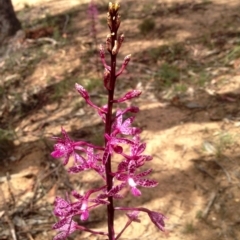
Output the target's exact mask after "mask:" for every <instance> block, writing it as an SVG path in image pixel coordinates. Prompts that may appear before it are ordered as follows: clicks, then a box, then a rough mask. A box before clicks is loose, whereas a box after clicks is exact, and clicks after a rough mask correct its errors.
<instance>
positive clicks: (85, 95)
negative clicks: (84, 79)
mask: <svg viewBox="0 0 240 240" xmlns="http://www.w3.org/2000/svg"><path fill="white" fill-rule="evenodd" d="M75 88H76V89H77V91H78V92H79V93H80V94H81V96H82V97H83V98H84V99H85V100H87V99H89V94H88V92H87V90H86V89H85V88H84V87H83V86H82V85H80V84H78V83H76V84H75Z"/></svg>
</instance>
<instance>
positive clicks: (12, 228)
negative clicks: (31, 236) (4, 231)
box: [0, 186, 17, 240]
mask: <svg viewBox="0 0 240 240" xmlns="http://www.w3.org/2000/svg"><path fill="white" fill-rule="evenodd" d="M0 192H1V195H2V199H3V205H4V210H5V216H6V220H7V223H8V226H9V229H10V230H9V231H10V233H11V235H12V239H13V240H17V235H16V231H15V228H14V224H13V222H12V221H11V218H10V215H9V212H8V205H7V203H6V200H5V197H4V193H3V190H2V188H1V186H0Z"/></svg>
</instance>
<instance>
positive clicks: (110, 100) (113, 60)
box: [105, 31, 116, 240]
mask: <svg viewBox="0 0 240 240" xmlns="http://www.w3.org/2000/svg"><path fill="white" fill-rule="evenodd" d="M115 32H116V31H115ZM115 40H116V34H114V35H113V36H112V48H113V44H114V42H115ZM110 54H111V72H110V85H109V90H108V111H107V115H106V124H105V133H107V134H108V135H111V131H112V109H113V99H114V88H115V81H116V55H113V54H112V52H110ZM106 144H107V140H105V146H106ZM105 170H106V177H107V190H108V191H110V190H111V189H112V186H113V176H112V174H111V173H112V169H111V154H109V156H108V159H107V163H106V165H105ZM108 201H109V204H108V205H107V211H108V234H109V240H114V239H115V236H114V235H115V233H114V206H113V197H108Z"/></svg>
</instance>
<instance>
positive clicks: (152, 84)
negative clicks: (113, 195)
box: [0, 0, 240, 240]
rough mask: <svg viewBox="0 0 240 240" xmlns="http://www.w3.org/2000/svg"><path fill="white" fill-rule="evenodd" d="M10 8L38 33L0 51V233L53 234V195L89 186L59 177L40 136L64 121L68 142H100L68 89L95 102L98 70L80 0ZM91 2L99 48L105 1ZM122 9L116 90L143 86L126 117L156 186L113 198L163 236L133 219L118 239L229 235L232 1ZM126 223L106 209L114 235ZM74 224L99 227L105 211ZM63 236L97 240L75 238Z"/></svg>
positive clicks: (234, 79) (235, 53)
mask: <svg viewBox="0 0 240 240" xmlns="http://www.w3.org/2000/svg"><path fill="white" fill-rule="evenodd" d="M13 4H14V7H15V9H16V11H17V15H18V18H19V19H20V20H21V22H22V24H23V29H24V30H25V32H26V33H28V32H29V31H30V30H31V31H33V32H34V34H36V35H31V36H37V37H32V38H31V39H29V38H26V36H25V35H24V36H23V37H21V38H20V39H18V38H15V39H14V40H12V41H11V42H10V44H9V46H8V47H7V50H6V49H5V50H6V51H4V53H3V54H2V55H1V56H0V74H1V75H0V84H1V85H0V91H1V99H0V101H1V107H0V113H1V115H0V135H1V136H0V166H1V167H0V239H14V240H15V239H18V240H21V239H24V240H25V239H29V240H32V239H35V240H43V239H52V237H53V236H54V234H55V233H54V231H52V230H51V226H52V224H53V223H55V222H56V219H54V217H53V215H52V209H53V206H52V205H53V201H54V199H55V196H56V195H61V196H64V195H65V193H66V192H67V191H71V190H72V189H73V188H74V189H76V190H78V191H84V190H86V189H89V188H91V187H92V186H97V185H99V184H100V181H99V180H98V179H97V178H96V175H94V173H91V172H88V173H86V174H84V175H79V176H73V175H71V176H69V175H68V174H67V173H66V171H65V169H64V167H62V165H61V163H60V162H59V161H56V160H54V159H52V158H51V157H50V152H51V151H52V149H53V142H52V141H50V137H51V136H52V135H58V134H60V128H61V126H63V127H64V128H65V129H66V131H68V133H69V134H70V136H71V137H72V138H73V139H85V140H87V141H93V142H94V143H96V144H101V143H102V142H103V138H102V132H103V127H102V125H101V121H100V120H99V118H98V116H97V114H96V113H95V112H93V111H92V110H91V109H90V108H89V107H88V106H86V105H85V103H84V102H83V100H82V99H81V98H80V96H79V95H78V94H77V93H76V92H75V90H74V83H75V82H78V83H80V84H83V85H84V86H86V88H87V89H89V90H91V93H92V95H91V96H92V99H93V101H95V102H96V103H97V104H99V105H102V104H104V102H105V100H106V94H105V91H104V90H103V88H102V80H101V71H102V66H101V64H100V62H99V60H98V58H97V51H96V45H95V44H96V42H95V40H94V38H93V36H92V35H91V21H90V19H89V17H88V15H87V9H88V1H63V0H62V1H49V0H45V1H43V0H42V1H40V0H39V1H37V0H36V1H23V0H13ZM96 5H97V8H98V11H99V16H98V19H99V21H98V22H97V24H96V29H97V43H98V44H100V43H104V42H105V37H106V35H107V33H108V29H107V27H106V24H105V20H104V19H105V17H106V8H107V7H106V6H107V1H103V0H102V1H96ZM121 8H122V9H121V13H122V25H121V31H122V32H124V34H125V38H126V41H125V42H124V45H123V47H122V49H121V53H120V55H119V65H120V64H121V59H123V58H124V56H125V55H126V54H129V53H131V54H132V59H131V62H130V64H129V66H128V69H127V70H126V71H125V73H124V74H123V75H122V76H121V79H119V83H118V85H117V89H116V94H117V95H122V94H123V93H125V92H126V91H127V90H130V89H132V88H137V89H141V90H142V91H143V93H142V95H141V97H140V98H138V99H137V100H135V101H134V102H133V103H134V105H137V106H139V107H140V110H141V111H140V113H139V114H138V115H137V117H136V122H135V124H136V125H137V126H139V127H141V128H142V129H143V132H142V135H141V136H142V139H143V140H144V141H146V143H147V149H146V153H147V154H151V155H152V156H153V157H154V159H153V161H151V162H150V163H149V164H148V166H146V168H147V167H151V168H153V170H154V171H153V173H152V175H151V178H153V179H155V180H158V182H159V185H158V186H157V187H156V188H154V189H142V196H141V197H139V198H133V197H132V196H130V194H129V195H127V197H126V198H125V199H124V200H121V202H117V203H116V205H117V204H121V205H127V206H144V207H147V208H150V209H152V210H155V211H160V212H162V213H164V214H165V215H166V216H167V217H168V220H167V221H166V230H167V233H166V234H164V233H162V232H160V231H158V230H157V229H156V227H155V226H154V225H153V224H152V223H151V222H150V220H149V219H148V217H147V216H145V215H144V214H142V215H141V217H140V218H141V223H135V224H133V225H131V226H130V227H129V228H128V229H127V230H126V232H125V234H124V235H123V238H122V239H129V240H130V239H131V240H132V239H146V240H147V239H151V240H158V239H165V238H167V239H169V240H179V239H184V240H199V239H204V240H214V239H218V240H223V239H224V240H238V239H240V154H239V146H240V145H239V144H240V139H239V136H240V128H239V127H240V27H239V26H240V3H239V1H237V0H236V1H234V0H230V1H226V0H222V1H220V0H213V1H194V0H192V1H187V0H186V1H151V0H150V1H131V0H128V1H122V4H121ZM145 19H150V20H151V21H154V23H155V27H154V28H153V29H152V31H150V30H149V29H150V28H151V26H150V25H151V24H150V25H149V22H148V24H147V26H145V27H144V26H143V25H142V27H138V26H140V24H142V23H143V22H144V20H145ZM145 24H146V23H145ZM46 28H47V29H48V31H45V32H44V29H46ZM40 29H41V31H42V32H41V34H42V35H41V34H40V35H39V32H40ZM31 34H32V33H31ZM21 36H22V35H21ZM27 36H29V35H27ZM2 52H3V51H1V53H2ZM100 69H101V71H100ZM125 222H126V216H125V215H124V214H123V213H117V215H116V223H115V226H116V231H120V230H121V228H122V226H123V225H124V224H125ZM84 225H85V226H87V227H90V228H97V229H100V228H106V213H105V209H104V208H101V209H97V210H95V211H93V212H92V213H91V215H90V218H89V220H88V221H87V222H86V223H84ZM15 237H16V238H15ZM69 239H93V240H95V239H96V240H97V239H103V238H98V237H96V236H93V235H91V234H89V233H79V234H78V235H76V234H75V235H72V237H71V238H69Z"/></svg>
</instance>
